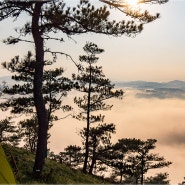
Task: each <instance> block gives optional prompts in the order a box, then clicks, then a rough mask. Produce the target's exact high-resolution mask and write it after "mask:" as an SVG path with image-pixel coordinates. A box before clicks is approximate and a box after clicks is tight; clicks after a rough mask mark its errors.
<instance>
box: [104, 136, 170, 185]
mask: <svg viewBox="0 0 185 185" xmlns="http://www.w3.org/2000/svg"><path fill="white" fill-rule="evenodd" d="M156 142H157V140H155V139H147V140H146V141H143V140H140V139H135V138H134V139H120V140H118V142H117V143H116V144H115V145H113V147H112V149H111V150H110V151H109V154H108V158H109V163H107V164H108V165H109V166H111V167H113V168H114V169H115V172H116V174H117V175H119V176H120V183H122V182H123V177H124V178H125V181H124V182H125V183H135V184H138V183H140V184H143V183H144V174H146V173H147V172H148V170H150V169H158V168H163V167H168V166H169V165H170V164H172V163H171V162H169V161H166V160H165V159H164V157H161V156H159V155H158V154H155V153H151V152H150V151H151V150H153V149H154V148H155V147H156V146H155V143H156Z"/></svg>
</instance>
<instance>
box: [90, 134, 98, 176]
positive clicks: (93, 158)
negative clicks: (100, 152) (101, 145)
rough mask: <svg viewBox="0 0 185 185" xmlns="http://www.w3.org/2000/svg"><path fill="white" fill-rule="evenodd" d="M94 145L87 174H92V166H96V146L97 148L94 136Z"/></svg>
mask: <svg viewBox="0 0 185 185" xmlns="http://www.w3.org/2000/svg"><path fill="white" fill-rule="evenodd" d="M94 137H95V139H94V143H93V154H92V161H91V165H90V169H89V174H92V173H93V169H94V165H95V164H96V146H97V139H96V136H94Z"/></svg>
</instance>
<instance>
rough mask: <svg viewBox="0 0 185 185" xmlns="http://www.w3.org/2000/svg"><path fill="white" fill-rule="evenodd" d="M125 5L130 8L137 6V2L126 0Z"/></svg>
mask: <svg viewBox="0 0 185 185" xmlns="http://www.w3.org/2000/svg"><path fill="white" fill-rule="evenodd" d="M127 3H128V4H129V5H130V6H137V4H138V0H127Z"/></svg>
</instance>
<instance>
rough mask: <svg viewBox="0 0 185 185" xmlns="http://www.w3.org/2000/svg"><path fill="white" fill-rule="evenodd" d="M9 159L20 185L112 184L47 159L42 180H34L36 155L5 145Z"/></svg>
mask: <svg viewBox="0 0 185 185" xmlns="http://www.w3.org/2000/svg"><path fill="white" fill-rule="evenodd" d="M3 148H4V150H5V153H6V155H7V158H8V160H9V162H10V165H11V166H12V169H13V171H14V174H15V177H16V181H17V183H19V184H39V183H40V184H104V183H106V184H110V183H111V182H109V181H106V180H105V179H102V178H100V177H97V176H93V175H89V174H84V173H83V172H82V171H81V170H76V169H72V168H70V167H68V166H66V165H65V164H60V163H57V162H55V161H53V160H51V159H46V162H45V166H44V170H43V173H42V178H41V179H40V180H37V181H36V180H34V179H33V177H32V169H33V164H34V157H35V156H34V155H33V154H31V153H30V152H29V151H27V150H25V149H23V148H15V147H11V146H8V145H3Z"/></svg>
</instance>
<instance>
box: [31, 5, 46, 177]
mask: <svg viewBox="0 0 185 185" xmlns="http://www.w3.org/2000/svg"><path fill="white" fill-rule="evenodd" d="M42 4H43V3H42V2H39V1H38V2H35V7H34V11H33V17H32V35H33V39H34V42H35V53H36V65H35V75H34V92H33V93H34V103H35V107H36V112H37V118H38V125H39V128H38V142H37V150H36V157H35V164H34V168H33V175H34V177H35V178H39V177H40V175H41V173H42V170H43V166H44V161H45V156H46V152H47V131H48V115H47V110H46V107H45V102H44V98H43V94H42V78H43V69H44V42H43V38H42V33H41V32H40V30H39V18H40V15H41V10H42V9H41V8H42Z"/></svg>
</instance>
